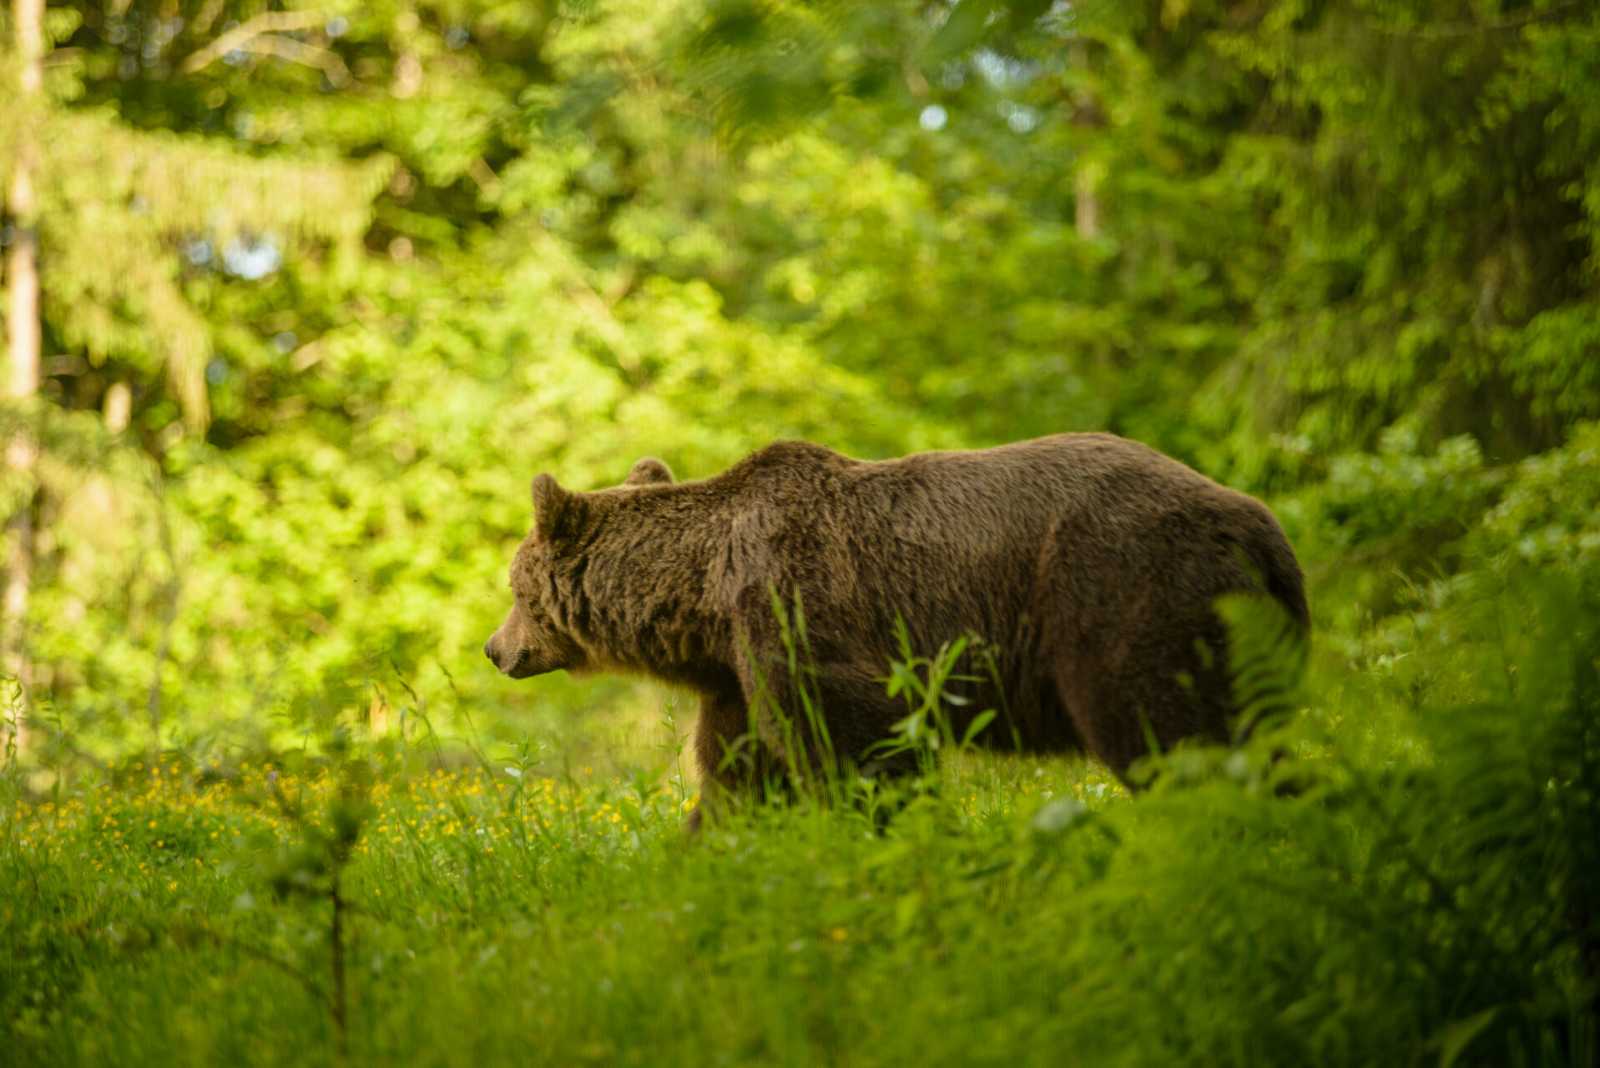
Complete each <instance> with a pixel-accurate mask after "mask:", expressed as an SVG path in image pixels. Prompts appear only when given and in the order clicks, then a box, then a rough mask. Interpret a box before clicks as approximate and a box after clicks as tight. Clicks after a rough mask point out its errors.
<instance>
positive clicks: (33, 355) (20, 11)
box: [0, 0, 44, 753]
mask: <svg viewBox="0 0 1600 1068" xmlns="http://www.w3.org/2000/svg"><path fill="white" fill-rule="evenodd" d="M12 22H13V24H14V25H15V27H16V46H17V53H18V55H19V57H20V58H21V60H22V76H21V79H20V82H21V85H20V88H21V91H22V92H21V97H20V100H21V102H22V104H23V106H24V107H27V106H28V105H29V104H33V103H38V102H39V97H40V95H41V90H42V87H43V84H44V67H43V59H44V0H13V3H12ZM36 136H37V123H34V122H27V123H24V124H23V127H22V130H21V131H20V133H19V136H18V143H17V153H16V157H15V160H14V161H13V165H12V170H11V188H10V189H9V190H7V195H6V201H7V209H8V212H9V214H10V216H11V228H12V239H11V248H10V251H9V252H8V253H7V256H6V292H7V296H8V298H9V303H8V306H7V308H6V326H7V335H8V336H7V338H6V347H7V350H8V351H9V354H10V362H11V374H10V379H9V389H8V393H9V395H10V396H11V397H12V398H13V399H21V400H26V399H27V398H30V397H32V396H34V395H35V394H36V393H38V391H39V347H40V328H39V220H38V213H39V206H38V199H37V197H36V196H35V195H34V184H33V183H34V171H35V170H36V169H37V167H38V165H39V160H38V152H39V146H38V144H37V142H36V140H35V138H36ZM38 455H39V446H38V442H37V441H36V440H35V439H34V438H33V436H32V435H30V434H28V433H26V432H24V433H19V434H16V435H15V436H13V437H12V439H11V441H9V442H8V443H7V444H6V456H5V462H6V464H7V466H8V467H10V469H11V471H12V472H13V474H14V475H16V476H18V477H19V480H20V481H22V482H23V483H24V484H27V483H30V482H31V481H32V480H33V468H34V464H35V462H36V461H37V460H38ZM8 527H9V528H10V530H9V533H10V537H9V539H8V541H9V542H10V554H9V557H8V559H7V561H6V576H5V597H4V600H3V603H0V612H3V615H0V619H3V627H0V657H3V663H0V669H3V670H4V671H5V673H6V674H7V675H10V676H12V677H13V678H15V679H16V680H17V683H18V685H19V686H20V693H21V699H20V705H19V707H18V708H16V709H15V710H14V712H15V717H16V719H15V723H14V726H13V729H14V731H15V742H16V746H17V751H18V752H19V753H20V752H23V751H24V750H26V748H27V746H28V731H27V727H28V709H29V700H28V686H29V683H30V681H31V679H30V675H31V672H30V670H29V663H28V655H27V636H26V629H25V623H26V618H27V612H28V592H29V587H30V585H31V582H32V578H33V546H34V501H33V499H32V495H30V497H29V500H28V501H27V502H26V503H25V504H23V506H22V507H21V508H20V509H18V511H17V514H16V515H14V516H12V518H11V521H10V523H9V524H8Z"/></svg>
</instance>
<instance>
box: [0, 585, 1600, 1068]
mask: <svg viewBox="0 0 1600 1068" xmlns="http://www.w3.org/2000/svg"><path fill="white" fill-rule="evenodd" d="M1504 613H1505V616H1506V618H1507V619H1512V620H1515V621H1516V623H1517V627H1516V629H1515V630H1514V631H1511V632H1507V631H1506V630H1505V628H1504V627H1503V626H1500V627H1496V626H1489V625H1484V626H1482V627H1480V628H1479V629H1478V631H1476V632H1467V631H1462V630H1459V629H1455V630H1451V631H1449V633H1448V634H1442V635H1441V638H1440V641H1439V643H1438V645H1437V647H1436V648H1435V649H1434V650H1433V651H1432V652H1431V653H1429V652H1427V651H1423V652H1419V654H1418V656H1417V657H1415V658H1413V659H1408V660H1407V661H1405V662H1403V663H1402V664H1401V665H1400V666H1399V667H1396V668H1393V669H1392V670H1389V671H1388V674H1384V672H1381V671H1378V670H1373V671H1371V672H1368V673H1365V674H1355V675H1344V676H1339V677H1337V678H1332V679H1324V680H1322V681H1321V682H1320V683H1319V686H1318V695H1319V696H1318V698H1317V700H1314V701H1313V702H1311V708H1310V709H1309V710H1307V711H1306V712H1305V713H1304V714H1302V715H1301V716H1300V717H1298V719H1297V720H1296V722H1295V723H1294V724H1292V725H1291V726H1290V727H1288V728H1287V729H1286V733H1279V734H1274V735H1270V736H1263V737H1262V738H1260V739H1259V740H1258V741H1257V742H1254V743H1252V747H1251V748H1249V749H1246V750H1244V751H1243V752H1241V753H1236V754H1229V753H1226V752H1218V751H1208V750H1193V751H1179V752H1178V753H1175V754H1172V755H1171V756H1170V757H1169V758H1168V759H1167V761H1166V762H1165V773H1164V774H1163V775H1162V776H1161V778H1160V779H1159V780H1158V782H1157V785H1156V786H1155V788H1154V789H1152V790H1150V791H1149V792H1147V793H1145V794H1142V795H1140V796H1139V797H1137V798H1129V797H1128V796H1127V795H1125V794H1124V793H1123V792H1122V791H1121V790H1120V788H1118V787H1116V786H1115V785H1114V784H1112V783H1111V782H1110V781H1109V779H1108V778H1107V776H1106V775H1105V773H1104V772H1103V771H1102V770H1100V769H1098V768H1097V767H1095V766H1094V765H1091V764H1086V763H1083V762H1074V761H1064V760H1056V761H1041V760H1034V759H1027V758H1010V757H992V756H986V755H978V754H971V753H967V754H963V755H960V756H958V757H956V758H954V759H950V758H947V759H945V760H943V761H941V763H940V765H939V768H938V771H937V775H936V778H935V779H934V781H933V782H932V783H931V784H929V785H931V786H932V787H933V788H932V789H926V790H922V791H920V792H918V793H917V794H916V796H915V797H913V798H912V799H911V800H910V801H909V802H908V803H907V804H906V805H905V806H904V807H903V808H901V809H900V810H899V811H898V812H897V814H896V816H895V818H894V819H893V820H892V821H891V822H890V823H889V825H888V827H887V829H886V830H881V831H880V830H878V829H876V828H875V827H874V824H873V820H872V818H871V814H870V813H867V812H863V811H862V810H860V809H859V808H857V807H853V806H849V805H837V804H835V805H827V804H821V803H818V802H816V801H814V800H810V799H802V800H801V801H800V802H798V803H795V804H792V805H787V806H771V807H767V806H753V807H752V808H751V809H750V810H748V811H746V812H744V813H743V814H742V815H741V816H739V817H738V818H735V819H733V820H731V821H729V822H727V823H725V824H720V825H718V826H717V827H715V828H713V829H711V830H710V831H709V832H707V833H705V834H703V835H701V836H700V837H699V838H697V839H693V840H689V839H686V838H685V837H684V835H683V834H682V831H681V827H680V825H681V821H682V817H683V813H684V810H685V809H686V807H687V806H688V805H689V804H691V803H692V797H691V796H689V794H688V792H687V788H686V787H685V786H684V785H683V784H682V783H681V782H680V781H678V780H677V779H676V778H675V777H673V776H671V775H643V774H640V775H635V776H633V777H631V778H619V777H615V776H610V775H604V774H601V775H594V776H585V775H583V774H581V773H580V774H577V775H573V776H562V777H550V776H547V775H541V774H539V771H538V768H537V767H536V766H534V765H531V764H527V763H520V764H519V763H516V762H506V763H497V764H492V765H489V764H485V765H481V766H472V767H469V768H464V769H462V768H458V769H455V770H444V771H438V770H426V769H422V768H419V767H418V765H417V764H416V763H414V762H413V761H411V760H409V759H407V758H405V757H404V755H403V754H402V755H400V756H395V755H393V754H390V755H387V756H385V755H383V754H382V753H380V752H379V751H378V750H376V749H364V748H352V747H344V748H342V749H341V748H338V747H335V748H334V749H333V750H332V751H331V752H330V754H329V755H328V756H326V757H324V758H321V759H316V760H312V759H299V760H293V761H291V760H288V759H286V760H285V761H283V762H280V763H276V764H272V765H254V766H241V767H236V768H230V769H218V770H216V771H213V770H209V769H206V768H197V767H193V766H190V765H187V764H185V763H183V762H181V761H178V762H173V761H164V762H162V763H160V764H156V765H150V764H146V765H144V766H139V765H137V764H135V765H132V766H129V767H127V768H126V769H124V771H123V772H122V773H121V774H120V775H119V776H115V777H110V778H104V779H102V780H91V781H87V782H83V783H80V784H77V785H67V784H61V785H58V786H57V787H56V788H55V789H54V790H53V791H52V792H51V793H50V794H49V795H47V796H43V797H33V796H29V795H27V794H26V793H25V791H24V790H23V789H22V784H21V780H20V778H19V777H18V776H16V775H12V776H10V777H6V778H0V783H3V784H4V786H3V787H0V788H3V789H4V790H5V791H6V793H5V794H4V795H3V796H0V1020H3V1021H4V1027H5V1032H4V1034H0V1062H5V1063H15V1064H61V1065H69V1064H80V1063H85V1064H87V1063H92V1064H105V1063H116V1064H119V1065H121V1064H128V1065H143V1064H160V1065H174V1064H207V1065H210V1064H218V1063H226V1064H230V1065H239V1066H243V1065H256V1064H261V1065H268V1064H271V1065H279V1064H285V1065H287V1064H294V1065H310V1064H338V1063H360V1064H405V1065H455V1064H460V1065H470V1066H472V1068H485V1066H490V1065H498V1064H530V1063H532V1064H562V1065H567V1064H586V1063H593V1064H634V1065H672V1064H694V1065H697V1066H703V1065H717V1064H794V1065H802V1064H803V1065H814V1064H843V1065H878V1064H883V1065H902V1064H928V1065H943V1064H952V1065H953V1064H990V1063H993V1064H1007V1065H1011V1064H1052V1065H1055V1064H1086V1065H1119V1064H1120V1065H1147V1064H1159V1063H1167V1062H1170V1061H1177V1060H1182V1061H1185V1062H1188V1063H1201V1064H1269V1065H1276V1064H1303V1063H1316V1064H1351V1065H1357V1064H1361V1065H1366V1064H1379V1063H1381V1064H1429V1065H1452V1064H1530V1065H1532V1064H1570V1065H1581V1064H1592V1063H1594V1061H1595V1058H1596V1056H1597V1053H1600V1043H1597V1041H1596V1030H1595V1022H1596V1013H1595V1006H1596V1001H1595V996H1596V982H1595V978H1596V976H1595V965H1596V962H1597V953H1596V950H1597V947H1600V934H1597V929H1596V920H1595V917H1597V916H1600V667H1597V660H1596V652H1597V650H1600V643H1597V642H1596V641H1595V627H1594V623H1593V613H1580V612H1578V610H1577V609H1576V608H1575V607H1572V606H1571V605H1567V604H1566V603H1565V602H1562V601H1561V600H1560V598H1554V599H1549V600H1544V601H1540V602H1538V603H1537V604H1534V605H1531V606H1530V605H1527V604H1521V605H1517V604H1509V603H1508V605H1507V606H1506V607H1505V608H1504ZM1502 622H1503V621H1502ZM1386 670H1387V669H1386ZM1282 752H1288V753H1289V754H1290V755H1289V756H1288V757H1287V758H1286V759H1280V760H1276V761H1275V760H1274V759H1273V757H1274V754H1281V753H1282ZM1284 775H1294V776H1296V777H1297V780H1298V781H1300V782H1302V783H1310V784H1311V785H1310V786H1309V787H1307V788H1304V789H1302V790H1301V791H1300V792H1299V793H1297V794H1295V795H1293V796H1288V797H1282V796H1276V795H1277V791H1275V789H1274V783H1275V782H1277V781H1279V778H1280V777H1281V776H1284ZM335 901H338V902H339V904H338V905H337V906H336V905H335ZM336 912H338V913H339V914H340V916H341V919H340V921H339V923H338V928H337V931H336V930H335V921H334V918H333V917H334V915H335V913H336ZM341 991H342V995H341Z"/></svg>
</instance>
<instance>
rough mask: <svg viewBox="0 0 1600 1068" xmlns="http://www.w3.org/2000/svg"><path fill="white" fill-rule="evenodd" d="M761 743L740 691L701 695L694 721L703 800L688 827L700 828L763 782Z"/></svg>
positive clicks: (690, 815)
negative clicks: (707, 819) (753, 731)
mask: <svg viewBox="0 0 1600 1068" xmlns="http://www.w3.org/2000/svg"><path fill="white" fill-rule="evenodd" d="M759 746H760V743H759V742H758V741H757V740H756V739H755V738H754V737H753V736H752V735H751V733H750V715H749V711H748V709H747V707H746V705H745V701H744V695H743V694H742V693H741V692H739V691H738V690H733V691H730V692H726V693H707V694H702V695H701V697H700V719H699V721H698V722H696V723H695V731H694V759H695V767H696V769H697V770H698V771H699V772H700V803H699V804H697V805H696V806H695V809H694V811H693V812H691V813H690V814H689V822H688V824H687V829H688V830H689V831H690V832H691V833H692V832H694V831H698V830H699V829H700V826H701V824H703V823H704V822H705V820H706V818H707V815H706V814H707V813H708V812H709V813H710V814H711V818H715V816H716V813H717V812H718V811H719V810H722V809H724V808H726V807H727V805H728V804H729V803H730V802H732V801H733V800H734V799H736V798H737V797H739V796H742V795H744V794H748V793H751V792H752V791H753V789H754V788H755V787H757V786H758V785H759V784H760V776H761V768H762V765H763V764H764V763H765V761H762V760H761V759H759V753H758V752H757V751H756V750H757V749H759Z"/></svg>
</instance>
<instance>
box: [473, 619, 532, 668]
mask: <svg viewBox="0 0 1600 1068" xmlns="http://www.w3.org/2000/svg"><path fill="white" fill-rule="evenodd" d="M504 635H505V628H504V627H502V628H501V629H500V630H497V631H495V632H494V634H492V635H490V637H489V640H488V641H486V642H484V643H483V655H484V656H486V657H488V658H489V663H491V664H493V665H494V666H495V667H496V668H497V669H498V670H499V672H500V674H502V675H509V676H511V677H512V678H514V679H525V678H527V677H528V676H529V675H534V674H538V673H537V672H535V671H532V670H530V668H531V663H530V662H531V661H532V659H533V657H532V655H531V654H532V651H531V650H530V649H528V647H527V646H526V645H523V644H522V643H520V642H513V641H508V640H507V639H506V638H505V636H504ZM508 646H509V648H508Z"/></svg>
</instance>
